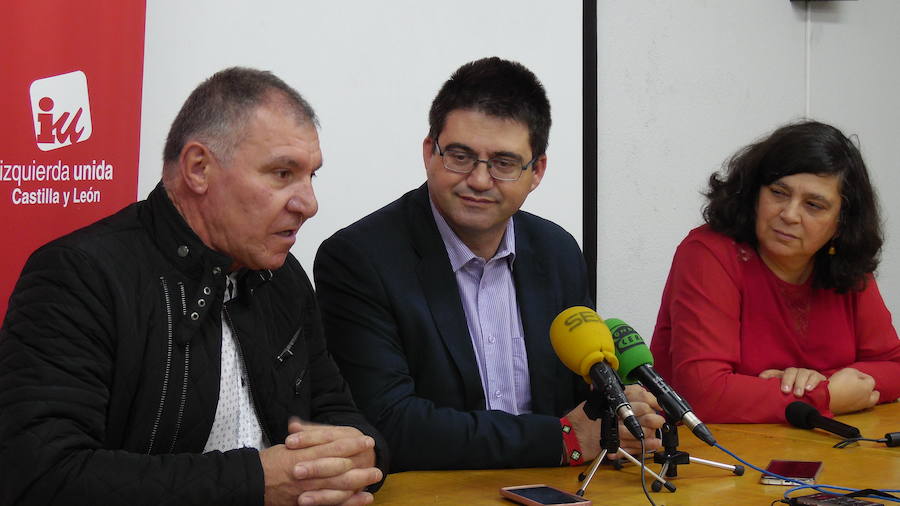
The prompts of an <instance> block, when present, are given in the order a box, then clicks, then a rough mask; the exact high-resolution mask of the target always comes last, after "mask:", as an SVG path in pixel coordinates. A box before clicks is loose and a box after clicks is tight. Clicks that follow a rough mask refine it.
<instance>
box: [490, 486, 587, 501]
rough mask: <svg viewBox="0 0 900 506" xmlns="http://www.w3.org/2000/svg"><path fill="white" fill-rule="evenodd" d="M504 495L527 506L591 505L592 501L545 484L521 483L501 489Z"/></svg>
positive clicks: (501, 493)
mask: <svg viewBox="0 0 900 506" xmlns="http://www.w3.org/2000/svg"><path fill="white" fill-rule="evenodd" d="M500 495H502V496H503V497H505V498H507V499H509V500H511V501H513V502H517V503H519V504H525V505H527V506H562V505H565V506H590V505H591V501H590V500H589V499H585V498H584V497H581V496H577V495H575V494H570V493H569V492H566V491H564V490H560V489H558V488H555V487H550V486H547V485H544V484H538V485H520V486H517V487H503V488H501V489H500Z"/></svg>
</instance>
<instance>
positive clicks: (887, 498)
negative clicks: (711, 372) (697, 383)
mask: <svg viewBox="0 0 900 506" xmlns="http://www.w3.org/2000/svg"><path fill="white" fill-rule="evenodd" d="M715 447H716V448H718V449H720V450H722V451H723V452H725V453H727V454H728V455H730V456H731V457H733V458H734V459H735V460H737V461H738V462H740V463H741V464H744V465H745V466H748V467H750V468H751V469H753V470H755V471H758V472H760V473H762V474H765V475H768V476H774V477H776V478H778V479H780V480H785V481H792V482H794V483H797V484H799V486H797V487H794V488H791V489H788V490H787V491H785V492H784V495H783V497H784V499H785V500H790V498H789V497H788V494H790V493H791V492H796V491H797V490H803V489H807V488H811V489H813V490H815V491H817V492H821V493H823V494H831V495H839V494H834V493H833V492H829V491H828V490H825V489H830V490H840V491H843V492H859V491H861V490H862V489H858V488H848V487H839V486H837V485H826V484H813V485H810V484H806V483H803V482H802V481H799V480H795V479H793V478H788V477H787V476H781V475H780V474H776V473H773V472H770V471H766V470H765V469H762V468H759V467H756V466H754V465H753V464H751V463H749V462H747V461H746V460H744V459H742V458H740V457H738V456H737V455H735V454H734V453H732V452H730V451H728V450H727V449H725V447H724V446H722V445H720V444H719V443H716V444H715ZM871 492H873V493H879V492H880V493H881V494H885V495H880V494H879V495H872V494H871V493H870V494H867V495H864V496H861V497H873V498H876V499H881V500H885V501H891V502H896V503H900V497H894V496H892V495H890V494H889V492H894V493H897V492H900V490H892V489H886V490H871ZM773 502H774V501H773Z"/></svg>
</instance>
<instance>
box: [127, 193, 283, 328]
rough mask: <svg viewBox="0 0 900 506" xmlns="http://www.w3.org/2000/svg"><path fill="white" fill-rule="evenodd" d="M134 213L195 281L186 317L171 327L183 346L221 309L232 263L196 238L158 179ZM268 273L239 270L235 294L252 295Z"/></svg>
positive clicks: (171, 257)
mask: <svg viewBox="0 0 900 506" xmlns="http://www.w3.org/2000/svg"><path fill="white" fill-rule="evenodd" d="M138 214H139V216H140V220H141V221H142V223H143V224H144V226H145V227H146V229H147V230H148V232H149V234H150V236H151V238H152V240H153V242H154V243H156V245H157V246H158V247H159V249H160V251H162V253H163V255H164V256H165V257H166V259H167V260H168V261H169V262H171V263H172V265H174V266H175V268H176V269H177V270H178V271H179V272H181V273H182V274H183V275H185V277H187V278H189V279H192V280H194V281H197V282H198V284H197V288H196V293H194V294H192V296H191V297H190V298H189V299H188V300H187V308H186V309H187V310H186V312H185V316H186V317H185V318H183V319H181V321H180V322H179V323H178V325H177V326H176V329H175V338H176V341H178V343H179V344H182V345H183V344H185V343H187V342H189V341H190V339H191V336H192V335H193V334H194V333H195V332H196V331H197V329H198V328H199V327H200V326H201V325H202V324H203V322H204V321H205V320H206V319H207V318H208V316H209V315H210V314H215V313H217V312H218V310H219V309H220V308H221V301H222V299H223V298H224V290H225V278H226V277H227V274H228V267H229V266H230V265H231V264H232V263H233V262H232V260H231V257H229V256H228V255H225V254H223V253H219V252H218V251H215V250H213V249H211V248H209V247H208V246H206V245H205V244H204V243H203V241H202V240H200V237H198V236H197V234H196V233H195V232H194V230H193V229H192V228H191V227H190V226H189V225H188V224H187V222H186V221H185V220H184V217H183V216H181V213H180V212H178V209H177V208H176V207H175V205H174V204H173V203H172V200H171V199H170V198H169V195H168V193H167V192H166V189H165V187H164V186H163V184H162V183H161V182H160V183H159V184H157V185H156V188H154V189H153V191H152V192H150V195H149V196H148V197H147V200H145V201H144V202H142V203H141V206H140V208H139V211H138ZM272 275H273V274H272V271H269V270H262V271H250V270H247V269H242V270H241V272H239V273H238V275H237V279H238V293H239V294H242V295H240V296H241V297H243V296H249V295H252V293H253V291H254V290H255V289H256V288H257V287H258V286H259V285H261V284H263V283H265V282H267V281H269V280H270V279H272Z"/></svg>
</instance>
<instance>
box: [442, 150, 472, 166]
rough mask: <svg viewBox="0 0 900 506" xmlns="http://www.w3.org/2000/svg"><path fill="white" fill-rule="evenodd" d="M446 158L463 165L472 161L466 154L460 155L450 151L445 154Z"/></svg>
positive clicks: (457, 152)
mask: <svg viewBox="0 0 900 506" xmlns="http://www.w3.org/2000/svg"><path fill="white" fill-rule="evenodd" d="M447 156H449V157H450V159H451V160H453V161H454V162H458V163H465V162H467V161H469V160H471V159H472V157H470V156H469V154H468V153H460V152H459V151H450V152H448V153H447Z"/></svg>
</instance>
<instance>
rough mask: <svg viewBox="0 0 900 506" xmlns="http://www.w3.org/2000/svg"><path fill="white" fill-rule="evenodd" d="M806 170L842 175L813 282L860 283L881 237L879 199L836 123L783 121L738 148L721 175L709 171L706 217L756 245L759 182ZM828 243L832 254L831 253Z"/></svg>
mask: <svg viewBox="0 0 900 506" xmlns="http://www.w3.org/2000/svg"><path fill="white" fill-rule="evenodd" d="M801 173H809V174H816V175H820V176H823V175H834V176H837V177H838V179H839V180H840V188H841V200H842V202H841V212H840V216H839V218H838V220H839V223H838V229H837V234H836V235H835V238H834V240H833V243H828V244H826V245H825V246H824V247H822V248H821V249H820V250H819V251H818V252H816V254H815V257H814V259H815V260H814V261H815V271H814V276H815V279H814V280H813V283H814V286H816V287H817V288H832V289H834V290H836V291H837V292H838V293H844V292H847V291H849V290H861V289H863V288H864V287H865V281H866V274H868V273H870V272H873V271H874V270H875V268H876V267H878V262H879V255H880V252H881V245H882V243H883V242H884V239H883V236H882V231H881V219H880V217H879V212H878V202H877V197H876V196H875V190H874V189H873V188H872V184H871V183H870V182H869V174H868V172H867V171H866V165H865V163H864V162H863V159H862V155H860V153H859V149H857V148H856V146H855V145H854V144H853V143H852V142H850V139H848V138H847V137H846V136H845V135H844V134H843V133H842V132H841V131H840V130H838V129H837V128H834V127H833V126H831V125H826V124H824V123H819V122H816V121H804V122H801V123H794V124H789V125H785V126H783V127H781V128H779V129H778V130H775V131H774V132H772V134H771V135H769V136H768V137H766V138H764V139H762V140H761V141H759V142H756V143H753V144H750V145H749V146H746V147H744V148H743V149H741V150H740V151H738V152H737V153H735V154H734V156H732V157H731V159H729V160H728V161H727V162H725V164H724V165H723V170H722V172H721V174H720V173H713V174H712V175H711V176H710V177H709V190H707V192H706V193H705V195H706V198H707V199H708V202H707V203H706V206H705V207H704V208H703V219H704V220H706V222H707V223H709V225H710V227H712V229H713V230H715V231H716V232H719V233H721V234H725V235H727V236H729V237H731V238H733V239H734V240H736V241H738V242H744V243H748V244H751V245H753V246H754V247H756V246H757V238H756V203H757V198H758V196H759V191H760V188H762V187H763V186H766V185H769V184H771V183H773V182H774V181H776V180H778V179H780V178H782V177H784V176H790V175H793V174H801ZM831 244H833V245H834V247H835V250H836V254H834V255H829V254H828V251H827V250H828V249H829V246H830V245H831Z"/></svg>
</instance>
